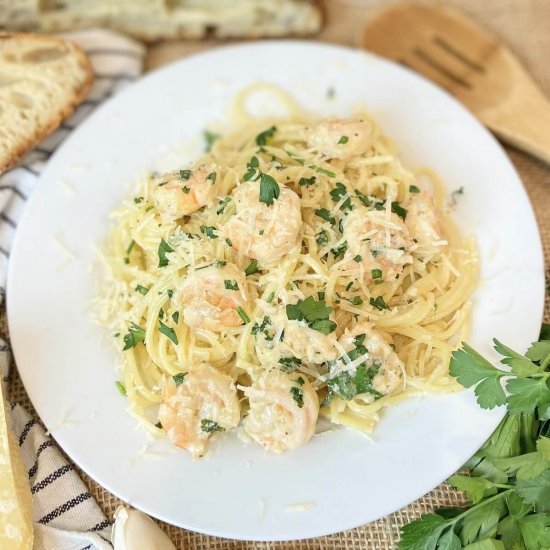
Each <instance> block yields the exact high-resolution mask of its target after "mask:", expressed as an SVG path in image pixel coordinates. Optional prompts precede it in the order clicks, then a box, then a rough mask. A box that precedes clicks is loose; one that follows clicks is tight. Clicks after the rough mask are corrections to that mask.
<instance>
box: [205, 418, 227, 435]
mask: <svg viewBox="0 0 550 550" xmlns="http://www.w3.org/2000/svg"><path fill="white" fill-rule="evenodd" d="M201 430H202V431H203V432H206V433H209V434H211V433H214V432H223V431H224V430H225V428H222V427H221V426H220V425H219V424H218V423H217V422H214V421H213V420H208V418H203V419H202V420H201Z"/></svg>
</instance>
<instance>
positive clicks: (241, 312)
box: [236, 306, 250, 324]
mask: <svg viewBox="0 0 550 550" xmlns="http://www.w3.org/2000/svg"><path fill="white" fill-rule="evenodd" d="M236 311H237V313H238V314H239V317H240V318H241V319H242V320H243V323H244V324H247V323H250V317H249V316H248V315H247V313H246V311H245V310H244V309H243V308H242V307H241V306H239V307H238V308H237V310H236Z"/></svg>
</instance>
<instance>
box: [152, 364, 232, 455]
mask: <svg viewBox="0 0 550 550" xmlns="http://www.w3.org/2000/svg"><path fill="white" fill-rule="evenodd" d="M180 376H181V375H180ZM240 418H241V413H240V407H239V400H238V398H237V390H236V388H235V384H234V383H233V380H232V379H231V377H230V376H228V375H227V374H223V373H222V372H220V371H219V370H218V369H216V368H214V367H212V366H210V365H207V364H204V365H201V366H199V367H196V368H194V369H192V370H190V371H189V372H188V373H187V374H185V375H184V378H183V382H181V383H180V384H179V385H176V382H175V381H174V379H173V378H170V379H169V380H168V381H167V382H166V384H165V386H164V389H163V393H162V403H161V405H160V409H159V420H160V423H161V424H162V427H163V429H164V430H166V434H167V435H168V438H169V439H170V441H172V443H174V445H177V446H178V447H182V448H183V449H187V450H188V451H189V452H190V453H191V456H192V457H193V458H201V457H202V456H203V455H204V452H205V449H206V445H207V443H208V440H209V438H210V437H211V436H212V435H213V434H215V433H216V432H219V431H223V430H230V429H231V428H235V427H236V426H237V425H238V424H239V421H240Z"/></svg>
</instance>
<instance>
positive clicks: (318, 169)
mask: <svg viewBox="0 0 550 550" xmlns="http://www.w3.org/2000/svg"><path fill="white" fill-rule="evenodd" d="M311 168H314V169H315V171H316V172H319V174H323V175H325V176H328V177H329V178H335V177H336V174H335V173H334V172H331V171H330V170H327V169H326V168H321V167H320V166H312V167H311Z"/></svg>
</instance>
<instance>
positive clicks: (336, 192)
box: [330, 182, 353, 211]
mask: <svg viewBox="0 0 550 550" xmlns="http://www.w3.org/2000/svg"><path fill="white" fill-rule="evenodd" d="M347 194H348V190H347V188H346V186H345V185H344V184H343V183H340V182H338V183H337V184H336V187H334V189H332V190H331V191H330V196H331V198H332V200H333V201H334V202H340V201H341V200H342V199H343V198H344V197H345V196H346V195H347ZM340 208H341V209H342V210H343V211H346V210H351V209H352V208H353V207H352V206H351V197H348V198H347V199H346V200H345V201H344V202H343V203H342V206H341V207H340Z"/></svg>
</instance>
